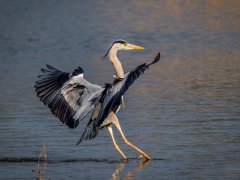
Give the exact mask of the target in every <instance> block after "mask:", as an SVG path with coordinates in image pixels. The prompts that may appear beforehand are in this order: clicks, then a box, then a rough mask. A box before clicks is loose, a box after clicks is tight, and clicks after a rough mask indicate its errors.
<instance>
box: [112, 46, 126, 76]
mask: <svg viewBox="0 0 240 180" xmlns="http://www.w3.org/2000/svg"><path fill="white" fill-rule="evenodd" d="M109 59H110V61H111V62H112V64H113V66H114V68H115V71H116V76H117V77H118V78H124V71H123V67H122V64H121V62H120V61H119V59H118V57H117V50H116V49H114V48H112V49H111V50H110V51H109Z"/></svg>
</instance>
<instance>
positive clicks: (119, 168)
mask: <svg viewBox="0 0 240 180" xmlns="http://www.w3.org/2000/svg"><path fill="white" fill-rule="evenodd" d="M131 162H132V161H131ZM129 163H130V161H125V162H120V163H119V164H118V165H117V167H116V168H115V169H114V171H113V173H112V179H113V180H119V179H134V176H135V175H136V174H137V173H139V172H141V171H142V170H143V169H144V168H146V167H147V166H148V165H149V163H150V161H149V159H145V160H144V161H141V160H140V159H137V160H136V165H135V164H134V167H133V168H130V169H129V170H127V172H126V173H124V175H123V176H121V177H123V178H120V175H121V171H122V170H123V169H124V168H125V166H126V165H127V164H129ZM129 165H130V164H129Z"/></svg>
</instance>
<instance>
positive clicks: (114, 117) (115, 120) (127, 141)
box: [112, 113, 152, 159]
mask: <svg viewBox="0 0 240 180" xmlns="http://www.w3.org/2000/svg"><path fill="white" fill-rule="evenodd" d="M112 116H113V118H112V119H114V120H113V124H114V125H115V126H116V127H117V129H118V131H119V132H120V134H121V136H122V138H123V140H124V142H125V143H126V144H127V145H129V146H131V147H132V148H134V149H135V150H136V151H138V152H139V153H141V154H142V155H143V156H144V157H145V158H146V159H152V158H151V157H150V156H149V155H148V154H147V153H145V152H143V151H142V150H141V149H139V148H138V147H137V146H135V145H133V144H132V143H131V142H129V140H128V139H127V138H126V137H125V135H124V134H123V131H122V128H121V125H120V123H119V121H118V118H117V116H116V115H115V114H113V113H112Z"/></svg>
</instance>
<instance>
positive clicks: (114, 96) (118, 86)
mask: <svg viewBox="0 0 240 180" xmlns="http://www.w3.org/2000/svg"><path fill="white" fill-rule="evenodd" d="M159 59H160V53H158V54H157V56H156V57H155V58H154V60H153V61H152V62H151V63H149V64H146V63H144V64H142V65H140V66H138V67H136V68H135V69H134V70H132V71H130V72H129V73H127V74H126V75H125V77H124V78H123V79H122V80H119V81H117V82H115V83H114V84H113V85H112V86H111V87H108V90H107V92H106V95H105V98H104V101H103V106H102V108H101V110H100V112H99V114H98V117H97V118H96V126H100V125H101V124H102V122H103V121H104V119H105V118H106V117H107V116H108V114H109V113H110V112H111V111H114V110H115V109H116V105H117V106H118V105H119V102H120V100H121V98H122V96H123V94H124V93H125V92H126V91H127V90H128V88H129V87H130V86H131V85H132V84H133V83H134V81H135V80H136V79H138V78H139V76H140V75H142V74H143V73H144V71H145V70H147V69H149V67H150V66H151V65H152V64H154V63H156V62H158V61H159Z"/></svg>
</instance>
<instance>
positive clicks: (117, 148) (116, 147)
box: [107, 125, 127, 159]
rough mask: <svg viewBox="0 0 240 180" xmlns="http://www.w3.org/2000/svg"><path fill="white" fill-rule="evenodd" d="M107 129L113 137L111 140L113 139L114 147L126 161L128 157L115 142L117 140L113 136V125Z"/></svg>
mask: <svg viewBox="0 0 240 180" xmlns="http://www.w3.org/2000/svg"><path fill="white" fill-rule="evenodd" d="M107 129H108V131H109V133H110V135H111V138H112V141H113V144H114V147H115V149H116V150H117V151H118V152H119V153H120V154H121V155H122V156H123V158H124V159H127V157H126V156H125V154H123V152H122V151H121V149H120V148H119V147H118V145H117V143H116V141H115V138H114V136H113V130H112V125H109V126H107Z"/></svg>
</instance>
